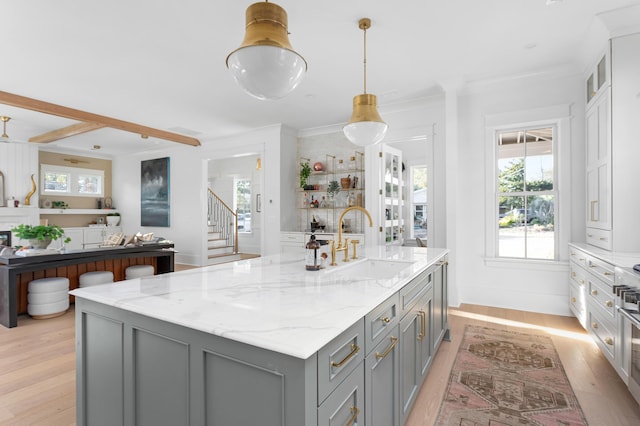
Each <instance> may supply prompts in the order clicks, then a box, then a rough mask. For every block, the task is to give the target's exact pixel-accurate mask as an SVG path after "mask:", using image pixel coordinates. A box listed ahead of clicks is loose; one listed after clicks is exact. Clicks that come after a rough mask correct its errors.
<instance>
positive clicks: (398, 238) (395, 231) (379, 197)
mask: <svg viewBox="0 0 640 426" xmlns="http://www.w3.org/2000/svg"><path fill="white" fill-rule="evenodd" d="M371 150H372V151H370V152H368V153H367V157H368V158H369V160H370V161H371V164H375V165H376V166H375V167H371V169H372V170H371V173H372V174H371V175H370V176H371V181H372V182H376V183H377V185H375V187H374V188H372V190H371V191H369V190H368V194H369V195H368V198H369V197H370V199H372V201H371V203H370V204H368V206H367V208H368V209H369V210H370V211H371V213H372V214H373V215H374V216H375V219H374V220H375V221H376V226H377V228H378V229H377V231H378V234H379V236H378V238H377V241H378V244H387V245H402V244H403V242H404V225H405V224H404V219H403V208H404V198H403V185H404V180H403V175H402V151H400V150H398V149H395V148H391V147H389V146H388V145H385V144H381V145H378V146H375V147H372V148H371Z"/></svg>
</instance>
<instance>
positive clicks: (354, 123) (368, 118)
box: [342, 18, 389, 146]
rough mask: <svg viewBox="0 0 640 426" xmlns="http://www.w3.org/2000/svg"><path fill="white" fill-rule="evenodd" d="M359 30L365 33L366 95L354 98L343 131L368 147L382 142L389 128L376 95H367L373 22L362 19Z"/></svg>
mask: <svg viewBox="0 0 640 426" xmlns="http://www.w3.org/2000/svg"><path fill="white" fill-rule="evenodd" d="M358 28H360V29H361V30H363V31H364V93H363V94H361V95H357V96H355V97H354V98H353V114H352V115H351V120H349V123H347V125H346V126H344V127H343V129H342V131H343V132H344V135H345V136H346V137H347V139H349V140H350V141H351V142H352V143H354V144H356V145H360V146H367V145H375V144H377V143H378V142H380V141H381V140H382V139H383V138H384V135H385V134H386V133H387V129H388V128H389V126H387V124H386V123H385V122H384V121H382V118H380V114H378V101H377V98H376V95H372V94H368V93H367V30H368V29H369V28H371V20H370V19H369V18H362V19H361V20H360V21H359V22H358Z"/></svg>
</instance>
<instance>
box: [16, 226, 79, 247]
mask: <svg viewBox="0 0 640 426" xmlns="http://www.w3.org/2000/svg"><path fill="white" fill-rule="evenodd" d="M11 232H14V233H15V234H16V236H17V237H18V238H20V239H22V240H29V244H30V245H31V246H32V247H33V248H38V249H46V248H47V247H48V246H49V244H51V241H54V240H57V239H59V238H62V237H64V229H62V228H61V227H59V226H57V225H37V226H31V225H23V224H21V225H18V226H16V227H15V228H13V229H12V230H11ZM69 241H71V238H69V237H67V238H65V239H64V242H65V243H68V242H69Z"/></svg>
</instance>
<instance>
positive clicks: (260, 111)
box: [0, 0, 639, 156]
mask: <svg viewBox="0 0 640 426" xmlns="http://www.w3.org/2000/svg"><path fill="white" fill-rule="evenodd" d="M250 3H251V2H250V1H247V2H243V1H238V0H219V1H211V0H209V1H205V0H181V1H171V2H162V3H158V2H157V0H136V1H131V0H111V1H108V2H105V1H97V0H85V1H82V0H57V1H55V2H52V1H50V0H29V1H15V2H4V4H3V6H2V10H1V13H2V25H1V26H0V32H1V34H2V40H3V42H4V43H3V46H2V51H1V52H0V54H1V55H2V66H1V67H0V90H2V91H5V92H9V93H13V94H17V95H22V96H27V97H31V98H35V99H39V100H43V101H47V102H51V103H55V104H59V105H63V106H66V107H71V108H76V109H80V110H84V111H88V112H91V113H95V114H101V115H105V116H109V117H112V118H117V119H121V120H126V121H129V122H134V123H138V124H141V125H145V126H149V127H155V128H158V129H163V130H169V131H173V132H176V133H183V134H186V135H188V136H194V137H196V138H198V139H200V140H201V141H203V142H205V143H212V144H215V138H219V137H222V136H225V135H231V134H237V133H241V132H245V131H249V130H251V129H255V128H259V127H264V126H268V125H271V124H274V123H284V124H286V125H287V126H290V127H292V128H295V129H311V128H316V127H323V126H332V125H341V124H343V123H345V122H346V121H347V120H348V119H349V117H350V115H351V102H352V98H353V96H354V95H357V94H359V93H361V92H362V88H363V81H362V80H363V79H362V77H363V76H362V59H363V58H362V56H363V34H362V31H361V30H360V29H358V20H359V19H360V18H362V17H369V18H371V20H372V27H371V29H370V30H369V31H368V32H367V89H368V92H369V93H373V94H376V95H378V103H379V105H380V111H381V114H382V116H383V118H384V112H385V111H393V109H394V107H397V106H398V105H401V104H402V103H405V102H408V101H414V100H416V99H421V98H425V97H429V96H432V95H434V94H438V93H440V91H441V89H440V86H439V83H440V82H444V81H454V80H455V81H467V82H468V81H478V80H484V79H496V78H502V77H506V76H513V75H522V74H530V73H536V72H541V71H543V70H550V69H569V70H575V72H581V71H582V70H583V69H584V64H582V63H581V59H580V51H581V49H582V48H583V47H582V46H583V44H584V39H585V37H586V35H587V33H588V32H589V31H590V28H592V26H593V25H594V22H595V16H596V15H597V14H598V13H600V12H603V11H608V10H613V9H617V8H620V7H624V6H628V5H632V4H638V3H639V2H638V1H634V0H563V1H555V2H553V1H549V0H483V1H477V0H447V1H433V0H403V1H399V2H392V1H388V0H349V1H344V0H324V1H316V2H309V1H304V2H301V1H293V0H279V1H277V2H276V3H278V4H279V5H280V6H282V7H283V8H285V10H286V11H287V13H288V16H289V32H290V33H291V35H290V41H291V44H292V46H293V48H294V49H295V50H296V51H298V52H299V53H300V54H301V55H303V56H304V57H305V59H306V60H307V62H308V64H309V70H308V72H307V75H306V77H305V79H304V80H303V81H302V83H301V84H300V86H299V87H298V88H297V89H296V90H295V91H294V92H293V93H292V94H290V95H289V96H288V97H286V98H284V99H281V100H278V101H259V100H256V99H254V98H252V97H250V96H248V95H246V94H245V93H244V92H242V91H241V90H240V89H239V88H238V87H237V86H236V84H235V82H234V81H233V79H232V77H231V75H230V73H229V72H228V70H227V69H226V66H225V58H226V56H227V55H228V54H229V53H230V52H231V51H232V50H234V49H236V48H237V47H238V46H239V45H240V42H241V41H242V38H243V36H244V25H245V22H244V19H245V18H244V17H245V9H246V8H247V6H249V4H250ZM547 3H553V4H550V5H547ZM0 115H8V116H10V117H12V120H11V121H10V122H9V124H8V126H7V133H8V134H9V135H10V136H11V138H13V139H19V140H25V141H26V140H27V139H29V138H30V137H33V136H37V135H39V134H42V133H45V132H49V131H52V130H56V129H59V128H62V127H65V126H68V125H71V124H74V123H75V121H72V120H67V119H62V118H58V117H54V116H49V115H45V114H42V113H36V112H31V111H27V110H22V109H17V108H13V107H8V106H5V105H1V104H0ZM174 144H175V143H173V142H167V141H162V140H160V139H155V138H148V139H142V138H140V135H137V134H133V133H127V132H123V131H120V130H113V129H100V130H96V131H94V132H91V133H86V134H84V135H80V136H74V137H71V138H67V139H63V140H60V141H57V142H52V143H50V144H47V145H46V146H47V149H56V150H61V151H65V150H67V151H68V150H69V149H76V150H78V153H79V154H82V153H84V154H85V155H94V154H99V155H102V156H105V155H106V156H117V155H124V154H128V153H132V152H140V151H145V150H148V149H156V148H162V147H165V146H172V145H174ZM93 145H100V146H101V149H100V150H99V151H95V150H92V149H91V148H92V146H93ZM187 148H188V149H196V148H189V147H187Z"/></svg>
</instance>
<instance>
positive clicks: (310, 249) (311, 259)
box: [304, 234, 321, 271]
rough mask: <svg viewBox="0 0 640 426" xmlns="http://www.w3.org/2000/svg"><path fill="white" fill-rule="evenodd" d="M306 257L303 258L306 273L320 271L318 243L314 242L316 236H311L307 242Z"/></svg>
mask: <svg viewBox="0 0 640 426" xmlns="http://www.w3.org/2000/svg"><path fill="white" fill-rule="evenodd" d="M306 249H307V250H306V255H305V258H304V265H305V268H306V269H307V271H319V270H320V263H321V259H320V250H319V249H320V243H319V242H317V241H316V236H315V235H314V234H311V237H309V242H308V243H307V245H306Z"/></svg>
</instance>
